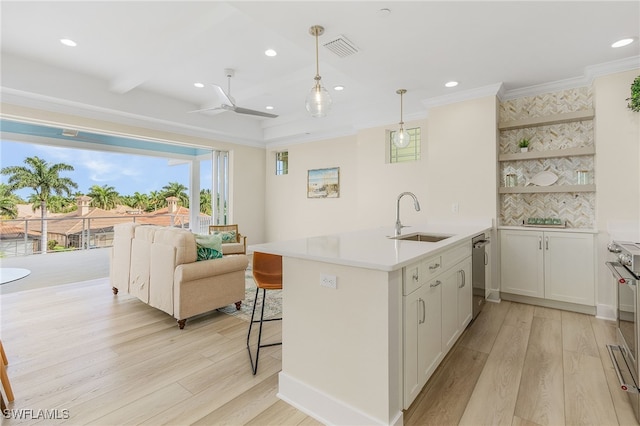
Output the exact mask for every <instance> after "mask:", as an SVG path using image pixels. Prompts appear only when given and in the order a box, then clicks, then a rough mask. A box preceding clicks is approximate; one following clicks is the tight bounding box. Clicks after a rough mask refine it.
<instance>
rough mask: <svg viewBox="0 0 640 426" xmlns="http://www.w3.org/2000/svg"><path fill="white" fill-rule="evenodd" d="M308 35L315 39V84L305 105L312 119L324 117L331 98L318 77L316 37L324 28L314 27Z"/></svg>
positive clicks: (329, 106)
mask: <svg viewBox="0 0 640 426" xmlns="http://www.w3.org/2000/svg"><path fill="white" fill-rule="evenodd" d="M309 34H311V35H312V36H314V37H315V38H316V76H315V78H314V80H315V81H316V83H315V84H314V86H313V87H312V88H311V91H310V92H309V94H308V95H307V99H306V102H305V105H306V107H307V111H309V113H310V114H311V116H312V117H324V116H325V115H327V113H328V112H329V110H330V109H331V96H329V92H327V89H325V88H324V87H322V84H320V79H321V78H322V77H320V64H319V61H318V36H321V35H322V34H324V27H322V26H320V25H314V26H313V27H311V28H309Z"/></svg>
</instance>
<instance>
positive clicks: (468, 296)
mask: <svg viewBox="0 0 640 426" xmlns="http://www.w3.org/2000/svg"><path fill="white" fill-rule="evenodd" d="M455 269H456V270H457V272H458V274H457V279H458V328H459V329H460V333H462V332H463V331H464V329H465V328H466V327H467V325H469V323H470V322H471V318H472V317H473V306H472V305H473V291H472V290H473V287H472V285H471V258H470V257H469V258H467V259H465V260H463V261H462V262H460V264H459V266H458V267H456V268H455Z"/></svg>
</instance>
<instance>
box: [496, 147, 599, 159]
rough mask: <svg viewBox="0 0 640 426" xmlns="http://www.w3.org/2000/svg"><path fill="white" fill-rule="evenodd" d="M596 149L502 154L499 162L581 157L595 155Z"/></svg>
mask: <svg viewBox="0 0 640 426" xmlns="http://www.w3.org/2000/svg"><path fill="white" fill-rule="evenodd" d="M595 153H596V148H595V147H593V146H586V147H580V148H567V149H554V150H549V151H528V152H516V153H512V154H500V155H499V156H498V160H499V161H518V160H536V159H539V158H556V157H580V156H584V155H595Z"/></svg>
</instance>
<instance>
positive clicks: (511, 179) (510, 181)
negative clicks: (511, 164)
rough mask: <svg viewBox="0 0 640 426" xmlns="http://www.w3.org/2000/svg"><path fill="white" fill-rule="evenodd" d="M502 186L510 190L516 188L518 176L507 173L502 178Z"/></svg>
mask: <svg viewBox="0 0 640 426" xmlns="http://www.w3.org/2000/svg"><path fill="white" fill-rule="evenodd" d="M504 186H506V187H509V188H512V187H514V186H518V175H516V174H515V173H509V174H507V175H506V176H505V177H504Z"/></svg>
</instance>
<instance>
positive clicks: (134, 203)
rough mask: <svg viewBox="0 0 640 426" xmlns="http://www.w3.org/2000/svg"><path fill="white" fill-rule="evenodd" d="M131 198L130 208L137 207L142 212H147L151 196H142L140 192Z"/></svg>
mask: <svg viewBox="0 0 640 426" xmlns="http://www.w3.org/2000/svg"><path fill="white" fill-rule="evenodd" d="M129 198H130V200H129V201H130V202H131V204H130V206H131V207H135V208H137V209H140V210H146V209H147V207H148V206H149V196H148V195H147V194H141V193H139V192H137V191H136V192H134V193H133V195H132V196H130V197H129Z"/></svg>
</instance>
